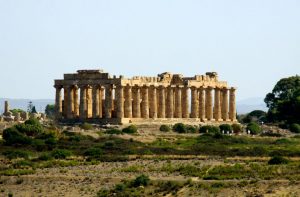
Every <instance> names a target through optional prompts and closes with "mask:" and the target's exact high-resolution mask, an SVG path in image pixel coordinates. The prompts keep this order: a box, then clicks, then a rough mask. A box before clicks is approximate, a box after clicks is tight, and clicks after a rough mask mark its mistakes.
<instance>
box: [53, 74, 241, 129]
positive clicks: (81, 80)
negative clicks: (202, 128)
mask: <svg viewBox="0 0 300 197" xmlns="http://www.w3.org/2000/svg"><path fill="white" fill-rule="evenodd" d="M54 87H55V88H56V99H55V101H56V111H57V118H58V119H66V120H69V119H75V120H77V119H80V120H87V119H94V120H98V119H99V120H105V121H106V122H109V120H112V119H114V121H112V122H114V123H116V122H117V123H123V122H135V121H147V119H154V120H155V119H157V120H160V119H169V120H175V119H177V121H178V122H180V119H193V121H195V120H196V121H202V122H204V121H236V107H235V90H236V89H235V88H229V87H228V86H227V82H225V81H219V80H218V75H217V73H215V72H208V73H206V75H195V76H194V77H183V76H182V75H181V74H172V73H169V72H165V73H162V74H159V75H158V76H157V77H142V76H136V77H132V78H125V77H124V76H120V77H116V76H113V77H111V76H110V75H109V74H108V73H104V72H103V71H102V70H79V71H77V73H75V74H65V75H64V79H63V80H55V85H54ZM62 89H63V90H64V91H63V92H64V94H63V99H62V91H61V90H62ZM79 95H80V96H79ZM63 100H64V101H63Z"/></svg>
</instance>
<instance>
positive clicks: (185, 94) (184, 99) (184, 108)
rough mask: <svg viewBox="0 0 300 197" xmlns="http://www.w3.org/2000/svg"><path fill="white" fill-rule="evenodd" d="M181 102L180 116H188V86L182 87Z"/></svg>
mask: <svg viewBox="0 0 300 197" xmlns="http://www.w3.org/2000/svg"><path fill="white" fill-rule="evenodd" d="M181 96H182V97H181V102H182V118H189V117H190V115H189V87H188V86H184V87H183V88H182V95H181Z"/></svg>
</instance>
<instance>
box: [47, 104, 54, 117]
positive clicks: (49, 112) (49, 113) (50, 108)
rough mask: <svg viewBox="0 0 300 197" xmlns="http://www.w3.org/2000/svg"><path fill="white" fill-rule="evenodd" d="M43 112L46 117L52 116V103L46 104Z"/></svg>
mask: <svg viewBox="0 0 300 197" xmlns="http://www.w3.org/2000/svg"><path fill="white" fill-rule="evenodd" d="M45 113H46V115H47V116H48V117H54V114H55V107H54V105H50V104H48V105H47V106H46V108H45Z"/></svg>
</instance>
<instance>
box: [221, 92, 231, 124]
mask: <svg viewBox="0 0 300 197" xmlns="http://www.w3.org/2000/svg"><path fill="white" fill-rule="evenodd" d="M222 94H223V96H222V98H223V101H222V119H223V121H229V119H228V88H223V90H222Z"/></svg>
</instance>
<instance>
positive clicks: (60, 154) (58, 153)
mask: <svg viewBox="0 0 300 197" xmlns="http://www.w3.org/2000/svg"><path fill="white" fill-rule="evenodd" d="M71 155H72V153H71V152H70V151H68V150H64V149H56V150H53V151H52V153H51V156H52V157H54V158H55V159H65V158H67V157H69V156H71Z"/></svg>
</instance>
